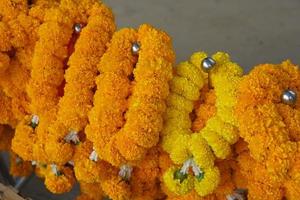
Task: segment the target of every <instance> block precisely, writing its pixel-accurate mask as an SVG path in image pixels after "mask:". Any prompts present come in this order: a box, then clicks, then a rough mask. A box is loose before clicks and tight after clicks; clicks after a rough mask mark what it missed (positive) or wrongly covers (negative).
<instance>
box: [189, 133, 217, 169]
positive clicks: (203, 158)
mask: <svg viewBox="0 0 300 200" xmlns="http://www.w3.org/2000/svg"><path fill="white" fill-rule="evenodd" d="M189 145H190V151H191V153H192V154H193V156H194V160H195V162H196V163H197V164H199V166H201V168H203V169H207V168H211V167H213V166H214V155H213V153H212V151H211V150H210V147H209V146H208V145H207V143H206V141H205V139H204V138H203V137H202V136H201V135H200V134H193V135H192V138H191V142H190V144H189Z"/></svg>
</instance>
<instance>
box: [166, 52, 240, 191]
mask: <svg viewBox="0 0 300 200" xmlns="http://www.w3.org/2000/svg"><path fill="white" fill-rule="evenodd" d="M206 57H207V56H206V54H205V53H203V52H199V53H195V54H194V55H193V56H192V57H191V59H190V61H189V62H183V63H181V64H179V65H178V66H177V67H176V69H175V75H176V76H175V77H174V78H173V80H172V81H173V82H171V85H170V90H171V95H172V98H169V99H170V103H169V104H168V105H169V107H168V109H167V111H166V113H165V117H164V118H165V123H164V129H163V140H162V147H163V148H164V150H166V151H167V152H168V153H169V154H170V158H171V159H172V161H173V162H174V163H176V164H182V168H181V171H186V170H187V169H188V168H192V169H193V173H194V175H195V179H197V180H199V182H201V183H200V185H201V184H203V185H204V186H205V187H203V186H201V187H200V188H201V189H202V190H201V189H199V188H198V189H196V191H197V192H198V194H199V195H200V196H206V195H209V194H211V193H212V192H213V191H214V189H215V188H216V187H217V186H218V183H219V179H220V173H219V171H218V168H216V167H214V160H215V157H214V156H216V157H218V158H222V159H225V158H226V157H228V156H229V155H230V153H231V148H230V145H231V144H234V143H235V142H236V141H237V139H238V129H237V127H236V119H235V116H234V115H233V112H232V110H233V106H234V105H235V103H236V98H237V97H236V93H237V86H238V84H239V81H240V79H241V76H242V70H241V68H240V67H239V66H238V65H237V64H235V63H232V62H231V61H230V58H229V55H228V54H226V53H221V52H218V53H216V54H215V55H213V56H212V57H213V59H214V60H215V62H216V63H215V66H214V68H213V69H212V71H211V72H209V75H206V73H204V71H203V69H202V68H201V66H202V61H203V60H204V59H205V58H206ZM197 59H199V60H197ZM222 81H223V82H222ZM224 82H225V83H226V84H224ZM227 83H228V84H227ZM206 84H207V85H210V86H211V87H213V90H211V91H210V90H209V89H207V87H204V86H205V85H206ZM209 91H210V93H211V94H210V95H208V96H207V97H205V96H204V97H203V96H201V95H200V92H204V93H208V92H209ZM212 91H213V93H212ZM176 95H177V96H180V98H178V97H177V96H176ZM214 95H215V97H214ZM208 97H209V99H208ZM203 98H204V99H203ZM205 98H207V99H205ZM177 99H178V100H177ZM183 99H184V100H183ZM196 100H199V101H198V102H193V101H196ZM209 101H212V102H209ZM224 101H231V102H230V103H224ZM193 104H194V106H193ZM202 104H204V107H202ZM193 107H196V120H195V125H193V127H191V121H192V120H193V115H191V114H193V113H192V109H193ZM197 107H198V108H197ZM199 109H200V111H199V112H200V113H201V112H203V115H204V116H205V117H204V116H203V117H202V116H200V117H198V116H197V114H198V115H199V113H197V110H199ZM223 110H225V111H227V110H228V111H230V112H225V113H223ZM206 111H210V112H208V113H207V112H206ZM207 116H208V117H207ZM197 118H198V119H197ZM191 128H193V130H196V131H197V132H196V133H193V132H192V131H191V130H190V129H191ZM206 171H208V173H209V174H208V177H206ZM182 173H183V172H182ZM183 174H185V173H183ZM185 175H186V174H185ZM204 177H206V178H207V179H205V180H204V181H203V182H202V180H203V179H204ZM166 186H167V187H168V184H166ZM169 189H170V188H169Z"/></svg>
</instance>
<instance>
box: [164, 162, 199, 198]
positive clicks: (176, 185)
mask: <svg viewBox="0 0 300 200" xmlns="http://www.w3.org/2000/svg"><path fill="white" fill-rule="evenodd" d="M177 171H178V168H176V167H171V168H169V169H168V170H167V171H166V173H165V174H164V176H163V180H164V183H165V184H166V186H167V187H168V189H169V190H170V191H171V192H173V193H175V194H177V195H184V194H187V193H189V192H190V191H191V190H193V188H194V178H193V176H192V175H190V174H187V175H186V176H187V177H186V178H185V179H184V180H183V181H182V180H180V179H175V178H174V176H175V175H174V174H175V173H176V172H177Z"/></svg>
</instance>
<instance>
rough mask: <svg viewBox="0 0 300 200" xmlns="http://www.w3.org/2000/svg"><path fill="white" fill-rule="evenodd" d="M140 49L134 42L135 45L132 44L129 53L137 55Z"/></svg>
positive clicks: (138, 44)
mask: <svg viewBox="0 0 300 200" xmlns="http://www.w3.org/2000/svg"><path fill="white" fill-rule="evenodd" d="M140 49H141V45H140V43H138V42H135V43H133V44H132V47H131V51H132V53H133V54H134V55H137V54H139V51H140Z"/></svg>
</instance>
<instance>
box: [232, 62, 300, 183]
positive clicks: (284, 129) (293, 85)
mask: <svg viewBox="0 0 300 200" xmlns="http://www.w3.org/2000/svg"><path fill="white" fill-rule="evenodd" d="M286 89H292V90H294V91H295V92H296V93H298V94H299V92H300V71H299V68H298V67H297V66H295V65H293V64H292V63H291V62H289V61H285V62H283V63H281V64H279V65H272V64H265V65H259V66H257V67H255V68H254V69H253V70H252V71H251V72H250V74H249V75H246V76H245V77H244V78H243V81H242V83H241V85H240V88H239V94H240V95H239V99H238V100H239V101H238V105H237V107H236V113H237V116H238V119H239V123H240V130H241V137H243V138H244V139H245V141H246V142H247V143H248V144H249V150H250V153H251V156H253V158H254V159H256V160H257V161H258V162H260V163H262V164H263V165H264V166H265V167H266V169H267V171H268V172H269V173H270V174H271V176H272V177H273V178H274V179H275V180H284V179H285V178H287V177H289V176H291V175H292V174H289V170H290V169H291V168H292V167H293V166H294V165H295V163H296V162H297V155H298V154H299V150H298V141H299V128H300V126H299V124H300V112H299V108H300V103H299V102H300V101H299V100H298V101H297V102H296V104H295V106H290V105H286V104H284V103H283V102H282V101H281V94H282V92H283V91H284V90H286ZM295 175H296V174H295ZM295 178H296V177H295Z"/></svg>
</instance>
